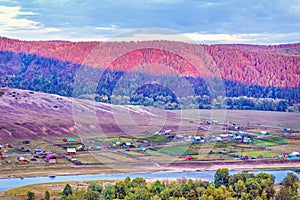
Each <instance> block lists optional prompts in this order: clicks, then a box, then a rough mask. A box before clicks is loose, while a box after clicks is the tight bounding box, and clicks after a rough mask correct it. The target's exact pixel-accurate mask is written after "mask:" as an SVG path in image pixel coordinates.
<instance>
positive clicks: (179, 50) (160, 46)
mask: <svg viewBox="0 0 300 200" xmlns="http://www.w3.org/2000/svg"><path fill="white" fill-rule="evenodd" d="M0 51H9V52H15V53H24V54H34V55H37V56H39V57H47V58H50V59H55V60H59V61H66V62H72V63H74V64H79V65H80V64H83V63H84V64H85V65H89V66H93V67H97V68H102V69H104V68H107V67H108V68H109V69H111V70H112V71H132V70H133V69H134V68H135V67H137V66H142V65H144V64H157V65H161V66H167V68H166V69H164V70H162V69H161V68H155V69H153V68H146V69H142V68H140V69H139V70H143V71H144V72H154V73H156V74H158V75H174V73H175V74H179V75H183V76H192V77H198V76H201V77H202V76H204V75H207V73H208V71H209V70H206V68H208V67H212V66H214V67H215V68H216V69H217V70H218V71H219V73H220V75H221V77H222V78H224V79H225V80H228V81H232V82H234V83H237V82H238V83H243V84H247V85H248V84H250V85H258V86H265V87H280V88H293V87H299V86H300V68H299V61H300V43H298V44H286V45H269V46H264V45H239V44H235V45H230V44H228V45H200V44H187V43H183V42H171V41H144V42H67V41H20V40H13V39H9V38H4V37H0ZM193 58H200V59H201V60H202V61H203V63H202V64H201V62H198V61H199V59H198V60H197V59H196V61H197V62H194V63H193V62H192V61H193ZM203 64H204V66H203ZM196 65H197V66H196ZM199 69H200V70H199Z"/></svg>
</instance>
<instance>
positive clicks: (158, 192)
mask: <svg viewBox="0 0 300 200" xmlns="http://www.w3.org/2000/svg"><path fill="white" fill-rule="evenodd" d="M298 181H299V180H298V177H297V176H296V175H295V174H294V173H288V175H287V177H286V178H284V180H283V182H282V185H281V187H280V189H279V191H277V192H276V191H275V189H274V177H273V176H270V175H269V174H267V173H259V174H256V175H254V174H252V173H239V174H234V175H229V171H228V169H226V168H221V169H218V170H217V171H216V173H215V176H214V181H213V182H208V181H202V180H187V179H184V178H182V179H178V180H177V181H175V180H174V181H171V180H168V181H159V180H156V181H155V182H147V181H146V180H145V179H143V178H134V179H130V178H129V177H127V178H126V179H125V180H123V181H118V182H116V183H111V184H106V185H102V184H99V183H96V182H92V183H90V185H89V186H88V187H87V188H86V189H78V188H72V187H71V185H70V184H66V185H65V187H64V189H63V190H62V192H61V199H63V200H69V199H77V200H81V199H82V200H83V199H87V200H97V199H105V200H113V199H126V200H172V199H174V200H195V199H199V200H236V199H240V200H269V199H275V200H292V199H294V200H296V199H299V198H300V197H299V196H298V187H299V186H298ZM28 197H30V198H33V197H34V193H33V192H30V191H29V192H28ZM50 198H51V195H50V193H49V192H48V191H46V192H45V197H44V199H45V200H49V199H50Z"/></svg>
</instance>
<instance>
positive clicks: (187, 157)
mask: <svg viewBox="0 0 300 200" xmlns="http://www.w3.org/2000/svg"><path fill="white" fill-rule="evenodd" d="M192 159H193V158H192V156H191V155H186V156H185V160H192Z"/></svg>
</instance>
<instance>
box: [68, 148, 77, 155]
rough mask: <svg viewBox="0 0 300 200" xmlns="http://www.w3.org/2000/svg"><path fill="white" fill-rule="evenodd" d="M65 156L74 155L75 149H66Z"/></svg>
mask: <svg viewBox="0 0 300 200" xmlns="http://www.w3.org/2000/svg"><path fill="white" fill-rule="evenodd" d="M66 154H67V155H75V154H76V149H75V148H67V151H66Z"/></svg>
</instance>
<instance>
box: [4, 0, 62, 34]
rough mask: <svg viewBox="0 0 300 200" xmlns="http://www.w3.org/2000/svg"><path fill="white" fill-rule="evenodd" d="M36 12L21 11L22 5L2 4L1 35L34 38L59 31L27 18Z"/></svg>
mask: <svg viewBox="0 0 300 200" xmlns="http://www.w3.org/2000/svg"><path fill="white" fill-rule="evenodd" d="M35 14H36V13H33V12H24V11H21V8H20V7H16V6H14V7H11V6H2V5H0V35H1V36H6V37H12V38H17V39H31V40H34V39H39V38H41V37H45V34H48V33H53V32H59V29H58V28H54V27H45V26H44V25H43V24H42V23H40V22H37V21H33V20H30V19H26V18H25V16H30V15H35Z"/></svg>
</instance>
